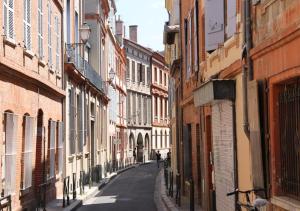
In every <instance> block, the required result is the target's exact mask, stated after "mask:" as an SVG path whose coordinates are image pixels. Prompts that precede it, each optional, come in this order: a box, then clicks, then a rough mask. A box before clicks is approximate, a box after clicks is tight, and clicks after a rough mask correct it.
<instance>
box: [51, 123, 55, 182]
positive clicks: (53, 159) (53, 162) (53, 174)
mask: <svg viewBox="0 0 300 211" xmlns="http://www.w3.org/2000/svg"><path fill="white" fill-rule="evenodd" d="M55 129H56V122H54V121H50V140H49V141H50V142H49V156H50V166H49V178H53V177H54V176H55Z"/></svg>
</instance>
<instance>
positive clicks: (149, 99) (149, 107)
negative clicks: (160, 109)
mask: <svg viewBox="0 0 300 211" xmlns="http://www.w3.org/2000/svg"><path fill="white" fill-rule="evenodd" d="M151 107H152V102H151V98H148V110H147V112H148V114H147V115H148V119H147V123H148V124H150V123H151V119H152V117H151V114H152V109H151Z"/></svg>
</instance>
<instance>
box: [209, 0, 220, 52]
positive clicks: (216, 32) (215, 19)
mask: <svg viewBox="0 0 300 211" xmlns="http://www.w3.org/2000/svg"><path fill="white" fill-rule="evenodd" d="M216 11H217V12H216ZM223 42H224V2H223V1H219V0H205V49H206V51H212V50H215V49H217V48H218V45H219V44H220V43H223Z"/></svg>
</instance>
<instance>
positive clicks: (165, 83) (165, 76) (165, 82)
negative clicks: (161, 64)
mask: <svg viewBox="0 0 300 211" xmlns="http://www.w3.org/2000/svg"><path fill="white" fill-rule="evenodd" d="M164 85H165V86H167V74H166V73H165V74H164Z"/></svg>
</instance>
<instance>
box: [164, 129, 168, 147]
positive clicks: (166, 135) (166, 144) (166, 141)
mask: <svg viewBox="0 0 300 211" xmlns="http://www.w3.org/2000/svg"><path fill="white" fill-rule="evenodd" d="M165 148H168V134H167V131H165Z"/></svg>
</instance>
